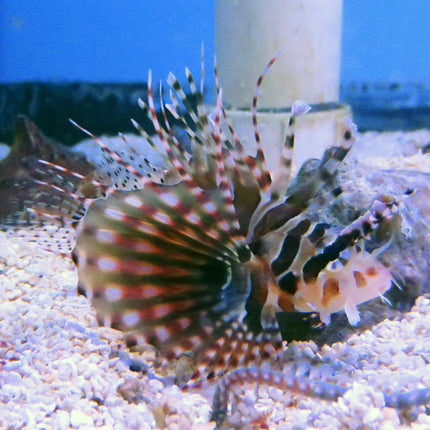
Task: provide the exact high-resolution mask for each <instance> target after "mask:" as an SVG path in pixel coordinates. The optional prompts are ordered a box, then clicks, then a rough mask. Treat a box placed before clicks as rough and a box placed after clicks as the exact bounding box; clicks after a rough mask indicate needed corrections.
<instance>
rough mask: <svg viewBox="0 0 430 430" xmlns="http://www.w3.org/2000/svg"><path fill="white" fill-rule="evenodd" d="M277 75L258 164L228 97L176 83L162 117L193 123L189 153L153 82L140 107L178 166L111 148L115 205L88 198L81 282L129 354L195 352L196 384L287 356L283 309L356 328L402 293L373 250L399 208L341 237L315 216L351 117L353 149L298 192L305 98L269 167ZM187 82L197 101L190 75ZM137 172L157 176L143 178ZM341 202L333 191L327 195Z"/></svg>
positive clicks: (373, 212) (79, 247) (81, 230)
mask: <svg viewBox="0 0 430 430" xmlns="http://www.w3.org/2000/svg"><path fill="white" fill-rule="evenodd" d="M272 62H273V60H272ZM272 62H271V63H272ZM271 63H269V64H271ZM266 71H267V68H266V70H265V71H264V72H263V74H262V76H261V77H260V79H259V81H258V82H259V83H258V85H257V90H256V95H255V97H254V103H253V119H254V127H255V138H256V143H257V152H256V154H255V155H254V156H252V155H249V154H247V152H246V151H245V149H244V145H243V144H242V143H241V142H240V140H239V138H238V137H237V135H236V134H235V132H234V129H233V127H232V126H231V124H230V123H229V121H228V118H227V116H226V113H225V111H224V108H223V106H222V93H221V91H220V90H218V99H217V105H216V108H215V110H214V111H213V112H212V113H211V114H210V115H208V114H207V113H206V110H205V105H204V102H203V91H201V94H200V100H201V101H199V102H198V103H197V104H196V105H195V106H193V105H191V103H190V102H189V99H188V98H187V97H186V95H185V93H184V91H183V89H182V87H181V85H180V84H179V82H178V80H177V79H176V78H175V77H174V76H173V75H170V76H169V79H168V83H169V85H170V87H171V93H170V98H171V104H164V103H163V102H162V103H161V106H162V113H163V115H164V118H165V120H166V114H165V110H166V109H168V110H169V111H170V112H171V113H172V115H173V116H174V117H175V118H176V119H177V120H178V121H179V122H182V124H183V127H184V128H185V130H186V131H187V134H188V140H189V142H188V145H187V148H185V146H184V145H183V144H182V143H181V142H179V140H178V138H177V137H176V135H175V132H174V130H173V129H172V128H171V127H170V125H169V123H168V122H167V120H166V121H165V122H166V126H165V128H162V127H161V126H160V124H159V122H158V118H157V115H156V113H155V108H154V101H153V97H152V91H151V79H150V77H149V82H148V105H146V104H145V103H144V102H142V101H140V104H141V107H142V108H143V109H144V111H145V113H146V114H147V115H148V117H149V118H150V119H151V120H152V122H153V125H154V127H155V130H156V132H157V142H155V141H154V139H152V138H151V137H149V136H148V135H147V134H146V133H145V132H144V131H143V130H142V129H141V128H140V127H139V125H138V124H137V123H135V125H136V127H137V128H138V130H139V131H140V132H141V133H142V135H143V137H144V138H145V139H146V140H147V141H148V142H149V144H150V145H151V146H152V147H153V150H154V151H156V152H157V153H158V154H159V155H160V156H161V157H162V159H163V160H164V163H165V165H164V166H163V168H160V167H157V168H153V169H151V165H150V163H149V161H148V160H147V159H146V158H144V157H143V158H142V157H139V155H138V152H139V151H138V150H137V149H135V148H133V149H132V153H130V155H129V157H128V158H127V160H126V161H125V160H124V158H121V157H120V156H119V155H118V153H115V152H113V151H111V150H109V148H107V147H105V146H104V145H103V144H102V143H101V145H102V149H103V151H104V154H105V158H106V163H107V164H108V165H111V166H112V174H110V175H109V177H110V179H111V181H110V182H109V183H108V184H107V185H106V184H99V186H100V189H101V190H102V192H101V194H102V195H108V197H107V198H105V199H98V200H95V201H93V200H92V199H88V198H85V196H82V194H81V195H79V196H78V198H79V199H80V200H82V201H83V202H84V203H83V206H85V207H87V206H89V209H88V212H87V213H86V215H85V217H84V218H83V219H82V221H81V222H80V224H79V226H78V229H77V243H76V248H75V250H74V253H75V255H76V257H77V267H78V274H79V282H80V285H81V287H82V288H83V289H84V290H85V291H86V294H87V296H88V297H89V298H90V299H91V300H92V303H93V304H94V306H95V308H96V310H97V313H98V319H99V321H100V323H102V324H105V325H109V326H111V327H113V328H116V329H119V330H122V331H123V332H124V333H125V337H126V342H127V344H128V345H129V346H135V345H138V344H141V343H150V344H152V345H154V346H155V347H156V348H157V350H158V351H159V353H160V357H161V358H162V359H163V360H164V362H166V361H167V360H171V359H174V358H178V357H180V356H182V355H183V354H184V353H188V352H191V353H192V354H193V358H194V360H195V363H196V371H195V374H194V377H195V378H197V377H200V376H202V375H205V376H206V377H209V378H210V377H213V376H217V375H221V374H223V373H225V372H226V371H228V370H229V369H232V368H235V367H238V366H241V367H242V366H247V365H259V364H261V363H263V362H265V361H267V360H269V359H270V358H271V356H273V355H274V353H276V352H277V351H280V350H281V349H282V347H283V340H282V337H281V333H280V328H279V325H278V322H277V314H278V313H279V312H283V311H304V312H316V313H319V315H320V318H321V320H322V321H323V322H325V323H328V322H329V318H330V314H331V313H333V312H337V311H340V310H345V311H346V313H347V315H348V318H349V320H350V322H351V323H352V324H356V323H357V322H358V321H359V316H358V312H357V308H356V306H357V305H358V304H359V303H362V302H364V301H367V300H369V299H372V298H375V297H378V296H381V295H382V294H383V293H384V292H385V291H386V290H387V289H388V288H389V287H390V286H391V280H392V279H391V275H390V273H389V271H388V269H386V268H385V266H383V264H382V263H380V262H379V261H378V260H377V259H376V257H375V256H374V255H372V254H370V253H369V252H367V251H366V250H365V249H364V247H363V243H362V242H363V240H364V238H365V237H366V236H367V235H368V234H369V233H371V232H372V231H374V230H375V229H377V228H378V226H379V224H380V223H382V222H384V220H385V219H387V218H391V217H392V216H393V214H392V205H387V204H385V203H382V202H379V201H377V202H376V203H375V205H374V206H373V207H371V208H370V209H369V210H368V211H367V212H365V213H364V214H363V215H362V216H361V217H360V218H358V219H357V220H356V221H354V222H353V223H352V224H351V225H350V226H348V227H346V228H344V229H343V230H342V231H340V232H338V233H337V234H336V235H333V231H332V229H331V227H330V226H329V225H327V224H325V223H322V222H321V223H319V222H318V221H316V220H315V219H317V214H309V213H308V212H307V209H308V207H309V205H310V202H311V201H312V199H314V197H315V196H316V195H317V194H318V193H321V192H322V189H323V187H324V186H326V185H330V183H331V179H332V178H333V175H334V174H335V172H336V169H337V167H338V165H339V163H341V162H342V160H343V159H344V157H345V156H346V155H347V153H348V151H349V149H350V148H351V146H352V144H353V142H354V139H355V137H354V133H355V126H354V125H353V124H352V123H351V122H350V121H348V120H346V121H345V130H344V133H343V139H342V141H341V142H340V143H339V145H338V146H335V147H333V148H330V149H329V150H328V151H327V152H326V156H325V157H324V158H323V160H322V161H321V162H320V164H319V166H318V167H317V168H316V169H315V171H314V172H313V173H312V174H311V175H310V176H309V177H308V178H307V179H306V180H303V181H301V182H300V183H298V184H296V185H295V187H294V188H293V189H289V182H290V176H291V156H292V152H293V146H294V124H295V119H296V117H297V116H298V115H301V114H304V113H306V111H307V110H308V107H307V105H305V104H304V103H302V102H298V103H296V104H295V105H294V106H293V108H292V114H291V119H290V125H289V129H288V131H287V136H286V139H285V143H284V146H283V148H282V152H281V154H280V161H279V166H278V167H277V169H276V170H275V171H273V172H269V171H267V170H266V168H265V159H264V153H263V151H262V149H261V146H260V138H259V134H258V128H257V114H256V104H257V92H258V89H259V85H260V84H261V81H262V79H263V76H264V74H265V73H266ZM187 79H188V82H189V85H190V88H191V91H192V92H193V93H194V95H195V94H196V93H197V91H196V89H195V83H194V81H193V78H192V76H191V74H190V73H189V72H188V70H187ZM202 80H203V73H202ZM201 88H203V84H202V86H201ZM196 98H198V97H196ZM182 105H183V106H184V107H185V108H186V115H184V114H183V113H182V110H181V106H182ZM136 160H140V161H136ZM142 160H144V161H142ZM136 163H137V165H138V166H139V167H142V165H141V164H144V165H146V168H145V169H144V170H143V171H142V170H141V169H140V170H139V168H138V167H136V166H137V165H136ZM45 165H47V164H46V163H45ZM49 167H50V168H51V169H54V170H55V166H53V165H49ZM57 170H58V172H60V171H61V174H63V175H66V173H67V172H66V171H65V169H62V168H58V169H57ZM69 174H72V173H70V172H69ZM86 183H87V184H88V183H90V184H91V185H93V186H96V185H97V181H95V180H91V181H89V182H88V180H87V182H86ZM135 188H139V189H135ZM340 193H341V190H340V189H338V188H336V189H333V190H331V192H330V193H329V192H326V194H327V196H326V198H328V199H335V198H336V197H337V196H338V195H339V194H340ZM78 194H79V193H78Z"/></svg>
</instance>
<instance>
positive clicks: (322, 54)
mask: <svg viewBox="0 0 430 430" xmlns="http://www.w3.org/2000/svg"><path fill="white" fill-rule="evenodd" d="M341 22H342V0H216V3H215V52H216V57H217V63H218V70H219V76H220V84H221V87H222V88H223V95H224V103H225V105H226V106H228V107H229V108H231V109H249V107H250V104H251V100H252V94H253V92H254V88H255V83H256V80H257V77H258V76H259V74H260V73H261V71H262V70H263V69H264V67H265V65H266V64H267V62H268V61H269V60H270V58H271V57H272V56H273V55H275V53H276V52H277V51H278V50H279V49H280V48H281V47H284V50H283V52H282V54H281V55H280V56H279V58H278V59H277V60H276V63H275V65H274V66H273V67H272V68H271V70H270V72H269V74H268V75H267V76H266V78H265V81H264V83H263V87H262V92H261V97H260V99H259V107H261V108H285V107H288V106H291V105H292V104H293V103H294V102H295V101H296V100H298V99H303V100H306V102H307V103H309V104H318V103H323V102H329V101H330V102H331V101H337V100H338V89H339V70H340V49H341V46H340V44H341Z"/></svg>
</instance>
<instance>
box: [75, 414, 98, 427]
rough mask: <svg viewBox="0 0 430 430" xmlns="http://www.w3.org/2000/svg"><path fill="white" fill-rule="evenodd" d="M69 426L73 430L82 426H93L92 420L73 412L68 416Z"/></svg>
mask: <svg viewBox="0 0 430 430" xmlns="http://www.w3.org/2000/svg"><path fill="white" fill-rule="evenodd" d="M70 424H71V426H72V427H74V428H80V427H82V426H94V420H93V419H92V418H91V417H90V416H88V415H87V414H84V413H83V412H81V411H77V410H73V411H72V412H71V414H70Z"/></svg>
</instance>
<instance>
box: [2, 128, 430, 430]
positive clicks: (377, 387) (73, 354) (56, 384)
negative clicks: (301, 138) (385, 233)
mask: <svg viewBox="0 0 430 430" xmlns="http://www.w3.org/2000/svg"><path fill="white" fill-rule="evenodd" d="M387 136H389V138H390V139H391V140H393V135H392V134H389V135H387ZM401 136H402V139H404V138H405V134H401ZM420 137H422V136H420ZM364 138H366V135H365V136H364ZM374 138H378V139H380V138H381V136H380V135H375V136H374ZM429 140H430V132H427V135H425V136H424V137H422V142H420V143H419V144H417V145H416V146H415V147H416V148H417V149H416V151H415V152H413V153H412V154H410V155H408V154H398V156H401V157H402V158H404V157H405V155H407V156H408V157H409V156H412V157H418V155H417V152H418V149H419V148H420V147H421V146H423V145H424V144H425V143H427V142H428V141H429ZM420 159H421V162H424V163H425V162H426V160H425V157H424V158H423V157H421V156H420ZM423 160H424V161H423ZM380 161H381V164H383V163H382V160H380ZM414 161H415V160H414ZM387 163H388V162H387ZM418 164H420V162H418ZM416 165H417V163H415V164H414V167H413V168H416ZM403 166H404V164H403ZM423 170H426V169H425V168H424V169H423ZM76 283H77V276H76V271H75V270H74V267H73V263H72V262H71V260H70V259H69V258H66V257H60V256H56V255H54V254H52V253H49V252H46V251H43V250H41V249H40V248H38V247H37V246H36V245H35V244H31V243H27V242H26V241H25V240H24V239H19V238H16V237H8V236H7V235H6V234H4V233H0V428H1V429H3V428H4V429H21V428H25V429H69V428H79V429H93V428H101V429H153V428H169V429H181V430H187V429H193V430H198V429H202V430H203V429H213V428H214V427H215V425H214V423H208V419H209V415H210V402H211V399H210V398H204V397H202V396H200V395H199V394H190V393H183V392H181V391H180V390H178V389H177V387H175V386H172V387H168V388H164V387H163V384H162V383H161V382H160V381H158V380H156V379H148V377H147V376H143V375H141V374H139V373H136V372H132V371H130V370H129V368H128V366H127V364H126V363H125V361H124V360H122V359H120V358H119V355H121V354H118V349H120V350H121V349H122V347H121V345H122V344H121V334H120V333H118V332H116V331H115V330H109V329H105V328H99V327H98V326H97V324H96V320H95V312H94V310H93V309H92V307H91V305H90V304H89V302H88V301H87V299H86V298H85V297H82V296H79V295H77V293H76ZM287 356H288V362H289V364H287V365H286V369H285V370H286V371H291V372H293V371H294V372H295V373H296V374H300V372H303V373H304V372H309V366H312V364H311V363H313V362H314V361H315V360H317V361H319V362H321V363H323V364H322V365H319V366H316V367H315V371H313V370H312V369H311V370H310V371H311V375H312V377H314V378H319V379H322V380H323V379H325V378H329V377H332V376H333V369H335V374H336V378H337V379H339V380H340V381H345V382H351V389H350V390H349V391H348V392H347V393H346V394H345V396H344V397H343V398H341V399H339V400H338V401H337V402H333V403H330V402H325V401H319V400H313V399H306V398H303V397H300V396H294V397H293V398H289V399H287V404H288V406H287V405H286V403H285V401H283V402H276V401H274V400H272V399H271V398H267V396H265V395H264V390H260V391H261V393H260V394H261V396H262V399H261V400H259V402H258V404H257V408H258V410H259V411H260V410H261V411H263V412H264V411H265V412H268V417H267V425H268V427H266V428H269V429H296V430H298V429H312V428H324V429H362V430H365V429H384V430H388V429H403V428H404V429H406V428H412V429H430V416H428V415H427V414H426V411H425V408H424V407H419V408H416V410H413V411H410V412H409V413H408V414H400V415H399V413H398V412H397V411H395V410H392V409H389V408H385V407H384V402H383V397H382V394H381V389H384V388H386V389H391V390H396V391H397V390H399V391H406V390H408V389H412V388H421V387H428V386H430V365H429V363H430V300H428V299H427V298H424V297H421V298H419V299H418V301H417V304H416V306H415V307H414V308H413V309H412V310H411V311H410V312H409V313H407V314H405V315H404V318H403V319H402V320H401V321H400V320H397V321H384V322H383V323H381V324H379V325H377V326H375V327H374V328H373V329H372V330H371V331H365V332H363V333H360V334H358V335H354V336H353V337H351V338H350V339H349V340H348V341H346V342H342V343H337V344H334V345H333V346H332V347H323V348H322V349H320V350H318V349H317V348H316V346H315V345H314V344H313V343H312V342H302V343H295V344H293V345H292V346H291V347H290V349H289V351H288V353H287ZM134 358H138V359H140V360H142V361H143V362H145V361H147V362H148V364H149V366H151V354H149V353H142V354H141V355H140V356H137V355H134ZM150 370H151V369H150ZM124 382H126V385H125V386H123V387H124V388H123V390H119V391H120V392H117V388H118V387H119V386H121V384H123V383H124ZM127 387H128V388H127ZM252 393H253V390H252V389H250V390H249V391H248V392H247V394H246V396H248V398H249V399H251V401H252V396H253V394H252ZM246 396H245V397H246ZM273 396H275V393H272V397H273ZM124 397H126V398H131V399H132V400H133V399H134V400H135V401H136V402H137V403H129V402H128V401H127V400H125V399H124ZM239 410H240V408H239ZM232 421H234V419H232ZM245 428H248V427H245ZM257 428H258V427H257Z"/></svg>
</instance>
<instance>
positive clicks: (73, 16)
mask: <svg viewBox="0 0 430 430" xmlns="http://www.w3.org/2000/svg"><path fill="white" fill-rule="evenodd" d="M263 3H264V4H265V5H266V7H267V4H270V1H267V2H266V1H265V2H263ZM429 23H430V1H429V0H344V20H343V29H344V31H343V33H344V34H343V54H342V71H341V81H342V82H344V83H348V82H351V81H399V82H423V83H427V82H430V52H429V47H430V31H429ZM213 36H214V1H213V0H207V1H201V0H200V1H197V0H175V1H171V0H166V1H155V0H57V1H55V2H54V1H48V0H34V1H30V0H1V2H0V81H1V82H16V81H25V80H42V81H47V80H54V81H73V80H87V81H94V82H108V81H119V82H132V81H146V77H147V70H148V69H149V68H152V70H153V73H154V77H155V79H156V80H159V79H165V78H166V76H167V73H168V72H169V71H170V70H172V71H173V72H175V73H176V74H180V73H182V70H183V68H184V67H185V66H186V65H188V66H190V68H191V69H192V70H194V71H196V70H199V67H200V66H199V62H200V45H201V42H204V44H205V52H206V58H208V59H210V61H211V59H212V58H213V54H214V49H213ZM207 64H210V63H209V60H208V62H207Z"/></svg>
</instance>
